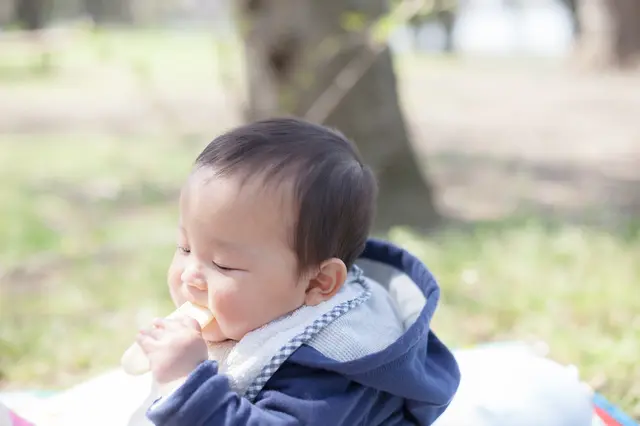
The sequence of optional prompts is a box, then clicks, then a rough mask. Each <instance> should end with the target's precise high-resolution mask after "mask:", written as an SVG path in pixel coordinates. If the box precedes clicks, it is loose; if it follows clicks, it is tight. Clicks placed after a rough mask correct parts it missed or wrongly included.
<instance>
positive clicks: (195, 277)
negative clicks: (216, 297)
mask: <svg viewBox="0 0 640 426" xmlns="http://www.w3.org/2000/svg"><path fill="white" fill-rule="evenodd" d="M180 279H181V280H182V282H183V283H184V284H187V285H189V286H191V287H193V288H196V289H198V290H203V291H205V290H207V280H206V278H205V276H204V274H203V273H202V271H200V270H199V269H198V268H196V267H193V266H191V267H187V268H185V270H184V272H182V275H181V276H180Z"/></svg>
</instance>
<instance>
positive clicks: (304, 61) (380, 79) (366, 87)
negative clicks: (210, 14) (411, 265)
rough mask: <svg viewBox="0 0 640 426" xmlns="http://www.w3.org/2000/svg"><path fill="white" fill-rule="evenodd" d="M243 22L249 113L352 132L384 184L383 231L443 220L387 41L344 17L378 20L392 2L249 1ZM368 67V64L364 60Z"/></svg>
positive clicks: (380, 211)
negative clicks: (352, 26) (414, 142)
mask: <svg viewBox="0 0 640 426" xmlns="http://www.w3.org/2000/svg"><path fill="white" fill-rule="evenodd" d="M240 13H241V15H240V17H241V19H240V25H241V30H242V33H243V38H244V42H245V53H246V56H245V62H246V70H247V72H248V92H249V93H248V95H249V96H248V97H249V99H248V111H247V118H248V119H258V118H264V117H270V116H274V115H278V114H291V115H296V116H300V117H304V118H307V119H309V120H311V121H316V122H321V123H323V124H325V125H328V126H331V127H335V128H337V129H339V130H340V131H342V132H343V133H344V134H345V135H346V136H347V137H349V138H351V139H353V140H354V141H355V142H356V143H357V145H358V147H359V149H360V151H361V152H362V154H363V156H364V158H365V161H366V162H367V163H368V164H370V165H371V166H372V167H373V168H374V170H375V171H376V172H377V175H378V179H379V182H380V197H379V204H378V218H377V222H376V229H377V230H387V229H388V228H389V227H391V226H394V225H405V226H412V227H418V228H423V229H424V228H428V227H431V226H433V225H435V224H436V223H437V219H438V215H437V213H436V210H435V208H434V205H433V201H432V200H433V198H432V190H431V187H430V186H429V184H428V182H427V180H426V176H424V175H423V174H422V173H421V171H420V167H419V166H418V163H417V161H416V155H415V153H414V152H413V150H412V148H411V144H410V140H409V135H408V131H407V127H406V123H405V120H404V117H403V114H402V111H401V109H400V106H399V101H398V92H397V88H396V77H395V73H394V69H393V63H392V58H391V53H390V51H389V49H388V47H386V46H383V47H382V48H381V47H380V46H378V45H374V44H372V43H371V42H370V41H369V39H368V38H367V37H365V36H364V32H363V31H362V28H361V29H360V31H358V32H356V31H347V30H346V29H345V26H347V25H342V24H341V23H344V22H345V20H348V19H347V18H349V17H351V18H352V19H355V21H358V22H362V20H363V19H364V21H365V22H367V23H370V22H374V21H375V20H377V19H379V18H381V17H383V16H384V15H386V14H387V13H388V9H387V1H386V0H368V1H363V0H322V1H319V0H245V1H243V2H242V3H241V9H240ZM363 64H364V65H363Z"/></svg>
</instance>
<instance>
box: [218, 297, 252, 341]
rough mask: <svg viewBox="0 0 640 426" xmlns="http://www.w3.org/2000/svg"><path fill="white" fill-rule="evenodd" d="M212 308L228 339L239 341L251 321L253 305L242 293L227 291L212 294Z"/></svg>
mask: <svg viewBox="0 0 640 426" xmlns="http://www.w3.org/2000/svg"><path fill="white" fill-rule="evenodd" d="M209 297H210V299H209V300H210V307H211V309H212V311H213V312H214V315H215V316H216V319H217V320H218V324H219V325H220V327H221V328H222V329H223V331H224V332H225V334H227V337H230V338H235V339H238V338H240V337H242V336H241V335H244V333H246V332H247V331H249V330H247V327H248V326H249V323H250V321H251V304H250V302H249V300H247V299H246V298H243V295H242V293H240V292H237V291H233V290H232V289H225V290H222V291H217V292H215V293H213V294H210V296H209Z"/></svg>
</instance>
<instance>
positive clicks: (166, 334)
mask: <svg viewBox="0 0 640 426" xmlns="http://www.w3.org/2000/svg"><path fill="white" fill-rule="evenodd" d="M200 331H201V330H200V325H199V324H198V322H197V321H196V320H194V319H192V318H189V317H182V318H177V319H156V320H154V321H153V325H152V326H151V327H149V328H147V329H143V330H141V331H140V333H139V334H138V338H137V342H138V344H139V345H140V347H141V348H142V350H143V351H144V353H145V354H146V355H147V357H148V358H149V364H150V365H151V371H152V373H153V376H154V378H155V380H156V381H157V382H158V383H159V384H161V385H162V384H165V383H169V382H172V381H174V380H177V379H180V378H184V377H187V376H188V375H189V374H190V373H191V372H192V371H193V370H194V369H195V368H196V367H197V366H198V365H199V364H200V363H201V362H202V361H205V360H206V359H207V356H208V352H207V344H206V343H205V341H204V340H203V339H202V335H201V334H200Z"/></svg>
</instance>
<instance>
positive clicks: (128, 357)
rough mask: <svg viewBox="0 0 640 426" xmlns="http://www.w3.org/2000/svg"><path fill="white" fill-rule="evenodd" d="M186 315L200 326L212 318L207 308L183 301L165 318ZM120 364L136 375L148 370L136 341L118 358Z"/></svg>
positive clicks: (147, 364)
mask: <svg viewBox="0 0 640 426" xmlns="http://www.w3.org/2000/svg"><path fill="white" fill-rule="evenodd" d="M185 315H186V316H188V317H191V318H193V319H194V320H196V321H198V324H200V327H201V328H204V327H205V326H206V325H207V324H209V323H210V322H211V321H212V320H213V314H212V313H211V311H209V310H208V309H207V308H203V307H202V306H198V305H195V304H193V303H191V302H185V303H184V304H182V306H180V307H179V308H178V309H176V310H175V311H173V312H172V313H171V314H169V315H168V316H167V319H172V318H177V317H180V316H185ZM120 365H121V366H122V368H123V369H124V371H125V372H126V373H127V374H131V375H133V376H137V375H140V374H144V373H146V372H148V371H149V369H150V366H149V359H147V356H146V355H145V354H144V351H143V350H142V348H141V347H140V345H138V344H137V343H134V344H133V345H131V346H130V347H129V349H127V350H126V351H125V353H124V354H123V355H122V358H121V359H120Z"/></svg>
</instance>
